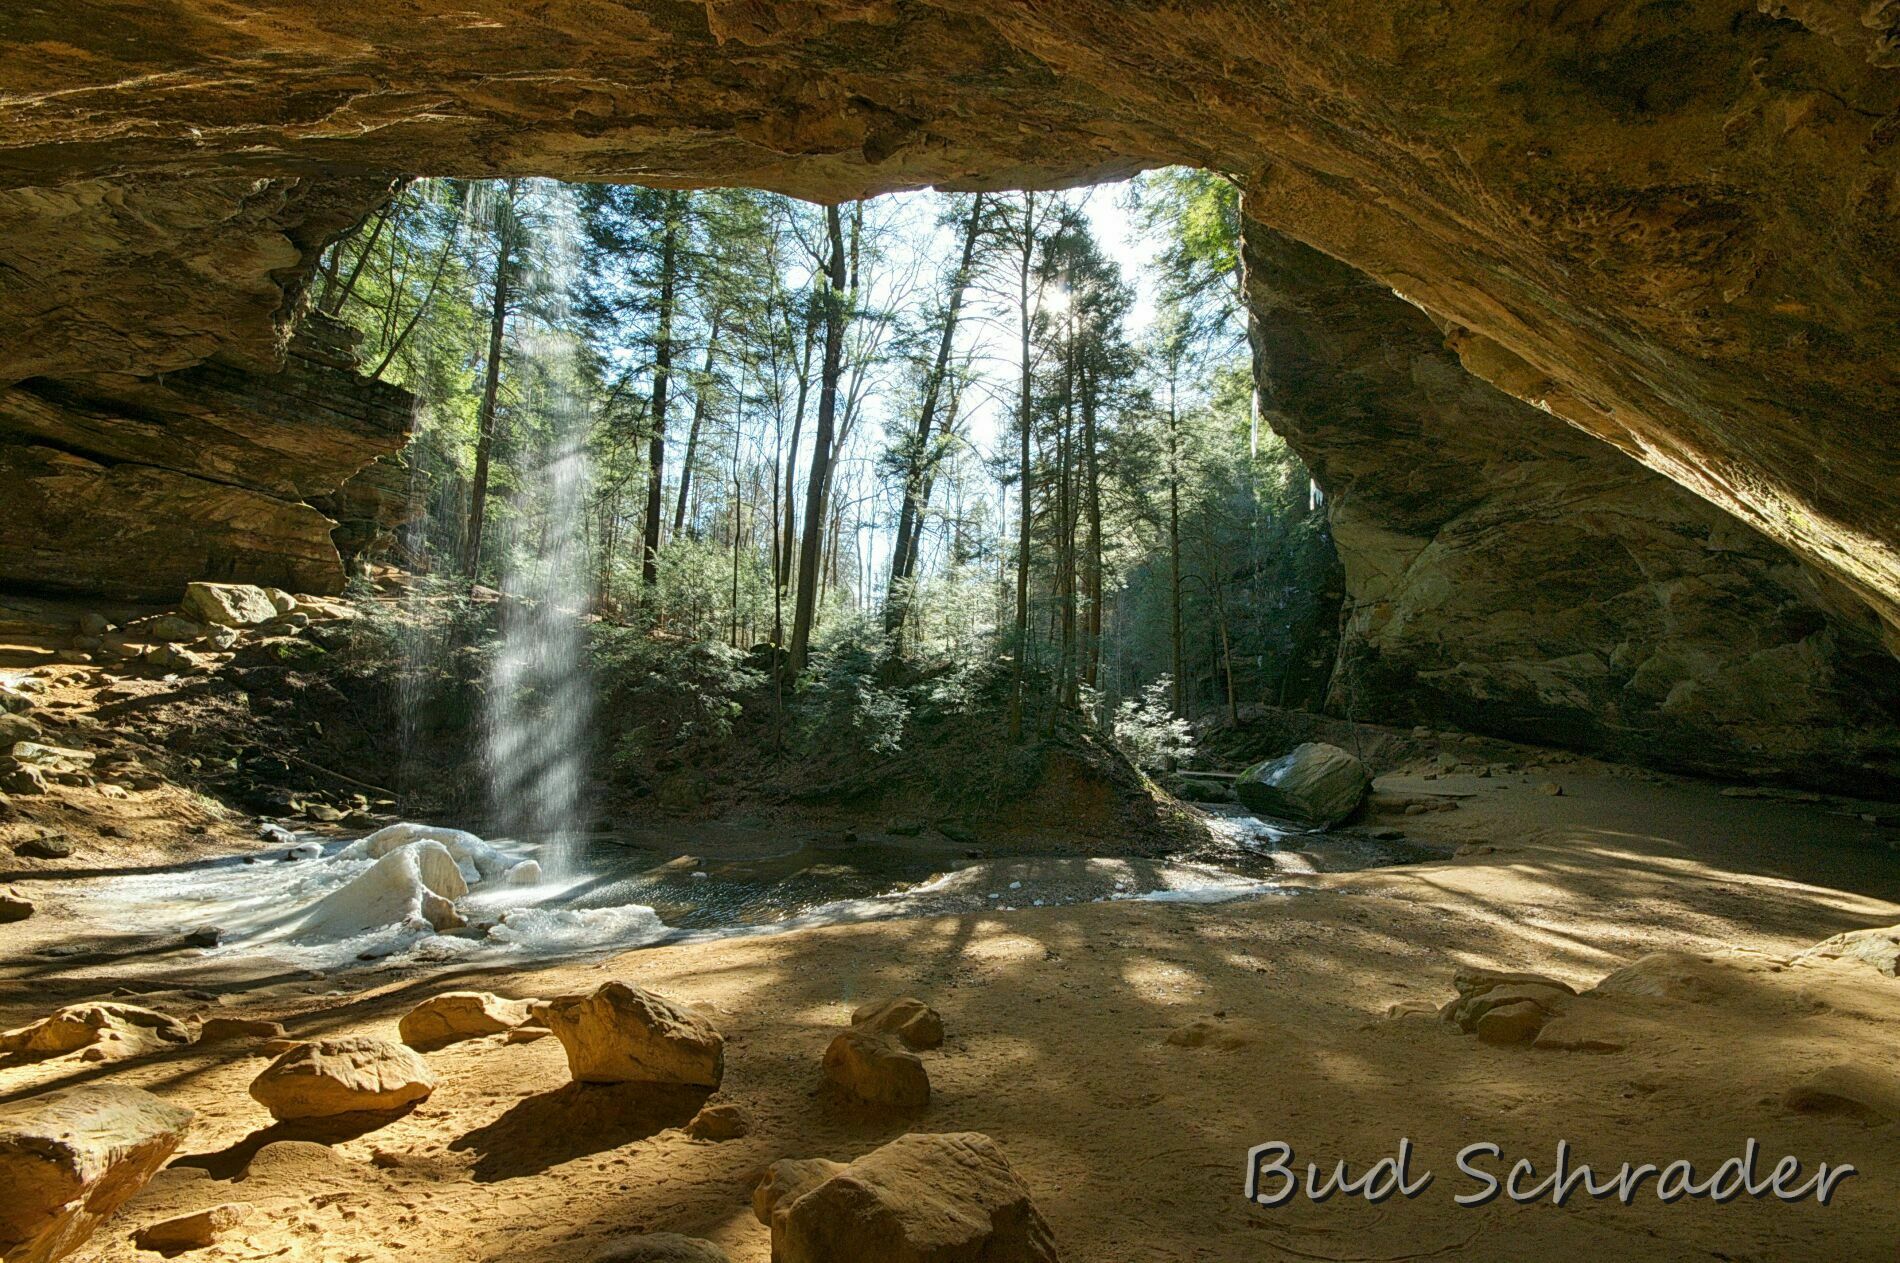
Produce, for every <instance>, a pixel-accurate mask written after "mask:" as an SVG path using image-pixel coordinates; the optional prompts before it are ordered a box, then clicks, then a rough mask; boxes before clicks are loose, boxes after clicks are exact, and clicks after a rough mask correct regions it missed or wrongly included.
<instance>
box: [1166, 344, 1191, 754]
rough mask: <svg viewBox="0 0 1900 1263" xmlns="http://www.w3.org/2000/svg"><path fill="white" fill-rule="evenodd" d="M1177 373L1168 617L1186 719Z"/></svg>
mask: <svg viewBox="0 0 1900 1263" xmlns="http://www.w3.org/2000/svg"><path fill="white" fill-rule="evenodd" d="M1174 386H1175V383H1174V370H1172V369H1170V372H1169V375H1168V615H1169V619H1170V626H1171V636H1170V643H1171V645H1172V647H1173V650H1174V655H1173V666H1174V713H1175V714H1176V715H1181V716H1185V715H1186V714H1187V706H1186V696H1187V695H1186V692H1185V690H1186V687H1187V685H1186V682H1185V681H1184V680H1182V678H1181V658H1182V645H1181V461H1180V435H1179V433H1178V431H1177V428H1176V427H1177V425H1178V423H1179V421H1180V414H1179V412H1178V410H1177V408H1176V404H1175V391H1174Z"/></svg>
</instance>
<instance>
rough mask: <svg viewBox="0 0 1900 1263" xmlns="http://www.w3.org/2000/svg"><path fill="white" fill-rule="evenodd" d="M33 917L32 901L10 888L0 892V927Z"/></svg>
mask: <svg viewBox="0 0 1900 1263" xmlns="http://www.w3.org/2000/svg"><path fill="white" fill-rule="evenodd" d="M32 915H33V901H32V900H31V899H28V898H27V897H26V896H25V895H23V894H21V893H20V892H19V891H17V890H15V889H13V888H12V887H11V886H9V887H7V889H5V890H0V925H6V924H9V923H11V922H14V921H24V920H26V919H27V918H28V917H30V916H32Z"/></svg>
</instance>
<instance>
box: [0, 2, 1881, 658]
mask: <svg viewBox="0 0 1900 1263" xmlns="http://www.w3.org/2000/svg"><path fill="white" fill-rule="evenodd" d="M1863 10H1864V11H1863ZM1896 14H1900V10H1895V9H1894V8H1893V6H1890V5H1889V6H1875V7H1872V8H1867V7H1865V6H1861V5H1858V4H1856V3H1853V2H1852V0H1785V2H1784V0H1759V3H1756V2H1751V0H1694V2H1693V3H1686V4H1681V5H1675V6H1670V7H1667V8H1660V7H1656V6H1641V7H1639V6H1605V5H1584V6H1577V5H1571V4H1557V3H1537V4H1531V5H1527V6H1519V7H1517V8H1514V9H1509V10H1505V9H1500V8H1499V7H1498V6H1496V5H1492V4H1487V3H1484V2H1483V0H1452V2H1451V3H1444V2H1442V0H1433V2H1431V3H1426V2H1424V0H1396V2H1394V0H1381V2H1380V3H1377V4H1372V3H1359V2H1354V3H1342V4H1328V5H1321V6H1314V5H1293V4H1277V3H1266V4H1263V3H1259V0H1202V2H1201V3H1196V4H1190V5H1170V6H1154V5H1148V4H1138V3H1133V2H1131V0H1052V2H1051V3H1045V4H1038V5H1034V6H1029V5H1019V4H1014V3H1007V2H1005V0H932V2H908V0H797V2H795V3H793V2H788V0H706V2H705V3H684V2H681V0H657V2H654V3H647V4H641V5H623V6H616V7H614V8H612V9H610V10H608V11H606V15H605V19H606V20H603V11H602V10H601V8H600V7H599V6H596V5H593V4H589V3H583V2H581V0H554V2H553V3H550V4H544V5H538V6H534V7H533V8H532V9H523V8H521V7H520V6H513V5H500V4H495V5H486V6H482V5H478V6H475V7H473V8H471V7H469V6H468V5H466V4H462V3H456V4H450V3H447V2H446V0H423V2H421V3H417V4H413V5H407V6H402V7H400V8H395V9H392V8H390V7H389V6H386V5H381V4H374V3H370V2H369V0H339V2H338V3H333V4H326V5H321V6H311V5H293V4H284V3H276V4H267V5H264V6H246V7H245V8H243V9H242V10H235V9H231V8H229V7H228V6H222V5H214V4H210V3H204V2H202V0H180V3H178V4H174V5H167V6H164V7H163V8H159V9H149V10H139V9H134V8H127V7H125V6H98V5H89V4H85V3H76V4H70V5H61V6H42V7H39V8H37V9H34V10H31V11H29V12H27V13H25V14H21V15H15V21H14V30H13V32H12V36H13V37H12V39H10V40H9V41H8V44H7V46H6V48H5V50H0V82H5V83H6V84H7V85H8V87H7V90H6V94H5V96H4V98H0V243H3V244H0V348H4V351H0V380H13V379H16V378H18V377H23V376H39V377H50V378H66V377H71V376H73V375H75V374H78V375H85V374H89V373H93V372H97V371H100V370H101V369H102V368H104V369H107V370H109V371H122V372H128V373H131V374H134V375H141V376H143V375H149V374H151V373H154V372H158V371H165V370H171V369H177V368H180V367H183V366H184V365H185V364H186V363H192V362H198V361H201V360H202V359H204V358H206V357H207V356H209V355H210V354H212V353H213V352H215V351H219V350H221V349H222V348H224V347H225V346H226V345H227V344H230V345H234V346H239V347H241V348H242V350H243V351H245V352H247V353H256V352H258V351H259V350H260V349H261V350H266V351H267V350H268V349H269V347H270V346H271V345H272V341H271V336H270V335H269V334H268V333H267V332H265V331H263V330H260V329H258V328H256V327H255V326H256V325H257V324H258V323H260V320H259V318H260V317H263V318H265V320H268V319H269V318H272V317H274V318H276V319H277V320H279V321H280V322H281V321H282V320H283V319H284V318H285V317H286V315H287V314H288V312H289V310H290V309H291V308H292V307H293V306H294V303H293V302H290V301H289V300H290V299H294V296H295V291H296V290H297V289H298V288H299V286H300V285H301V277H302V276H303V275H304V274H306V273H307V271H308V267H309V263H310V260H311V258H312V255H313V251H314V248H315V247H316V246H317V245H319V244H320V242H321V239H322V238H323V237H324V236H325V235H327V232H328V231H330V230H332V229H333V228H334V226H336V225H337V223H338V220H339V218H341V219H343V220H347V219H348V218H349V217H350V212H349V207H350V206H351V205H352V204H353V205H354V209H355V211H356V212H360V211H361V210H362V209H363V208H365V207H367V206H368V205H370V204H372V203H373V202H374V200H375V196H376V195H375V194H373V193H372V190H373V189H374V188H376V187H377V186H378V185H379V183H386V181H387V179H388V177H390V176H392V175H396V174H402V173H441V174H454V175H462V176H481V175H503V174H535V175H549V176H558V177H562V178H567V179H594V180H600V179H606V180H632V181H645V182H652V183H663V184H691V185H709V184H733V183H739V184H754V185H760V186H765V187H771V188H778V189H783V190H786V191H790V192H794V193H798V194H800V195H804V196H809V197H815V198H836V197H846V196H852V195H856V194H862V193H867V192H874V191H878V190H885V189H894V188H899V187H907V186H916V185H922V184H933V183H934V184H941V185H946V186H953V187H965V188H968V187H978V186H985V187H1000V186H1008V185H1045V186H1048V185H1059V184H1067V183H1075V182H1079V181H1084V180H1089V179H1094V178H1098V177H1101V176H1104V175H1112V174H1125V173H1127V172H1130V171H1133V170H1136V169H1138V168H1141V167H1145V166H1153V165H1158V164H1162V163H1171V162H1185V163H1192V164H1198V165H1204V166H1210V167H1215V168H1219V169H1222V170H1225V171H1229V172H1232V173H1235V174H1236V175H1237V176H1239V177H1241V178H1242V179H1243V180H1244V181H1245V184H1246V188H1247V191H1248V198H1249V206H1250V211H1251V213H1252V214H1253V215H1254V216H1255V217H1256V218H1258V219H1260V220H1261V221H1262V222H1264V223H1267V224H1269V225H1271V226H1275V227H1278V228H1281V229H1284V230H1286V231H1288V232H1290V233H1292V234H1293V235H1295V236H1296V237H1298V238H1299V239H1300V240H1302V241H1304V242H1306V243H1308V244H1311V245H1314V246H1316V247H1318V248H1319V249H1321V250H1323V251H1325V252H1326V253H1328V254H1331V255H1333V256H1335V257H1337V258H1340V259H1343V260H1345V261H1346V262H1348V263H1350V264H1352V265H1353V266H1355V267H1357V268H1359V269H1360V270H1362V271H1364V272H1366V273H1368V274H1369V275H1371V276H1374V277H1376V278H1378V279H1379V280H1380V281H1381V282H1383V283H1385V284H1387V285H1389V286H1391V287H1392V288H1394V289H1396V290H1398V291H1399V292H1400V293H1402V294H1403V295H1404V296H1405V297H1406V298H1407V299H1409V300H1410V301H1412V302H1414V303H1415V304H1417V305H1418V306H1420V307H1423V308H1424V309H1426V310H1427V311H1428V312H1430V313H1432V314H1433V315H1434V316H1435V317H1436V318H1438V319H1439V320H1441V321H1443V322H1445V323H1446V324H1447V325H1450V326H1456V327H1457V328H1458V329H1459V330H1461V331H1462V333H1461V334H1460V337H1459V340H1458V349H1459V351H1460V353H1461V355H1462V356H1463V359H1464V361H1465V363H1466V365H1467V366H1468V367H1469V368H1471V370H1472V371H1474V372H1476V373H1478V374H1479V375H1481V376H1484V377H1486V378H1487V379H1488V380H1491V381H1492V382H1494V383H1496V384H1497V385H1499V386H1500V387H1501V388H1503V389H1505V390H1506V391H1508V392H1509V393H1512V394H1515V395H1517V396H1519V397H1521V398H1525V399H1528V400H1529V401H1530V402H1532V403H1534V404H1535V405H1537V406H1538V407H1540V408H1543V409H1545V410H1547V411H1549V412H1552V413H1554V414H1555V415H1557V416H1559V417H1561V418H1563V419H1565V420H1567V421H1569V422H1571V423H1572V424H1574V425H1576V426H1578V427H1580V428H1582V429H1584V430H1586V431H1588V432H1589V433H1592V434H1594V435H1596V436H1597V437H1599V438H1601V439H1604V440H1606V441H1608V442H1611V443H1613V444H1615V445H1616V446H1617V447H1619V448H1621V449H1622V450H1624V451H1625V452H1627V453H1629V454H1630V455H1632V456H1634V457H1636V458H1637V459H1639V460H1641V461H1643V462H1644V463H1645V464H1648V465H1650V466H1651V467H1652V468H1655V469H1657V470H1659V471H1660V472H1662V473H1664V474H1665V475H1667V476H1669V477H1671V478H1673V479H1675V480H1676V481H1678V482H1680V483H1682V484H1683V485H1685V486H1687V487H1689V488H1690V489H1691V490H1693V491H1695V492H1696V493H1697V494H1699V495H1701V496H1703V497H1705V498H1707V499H1709V500H1711V501H1713V502H1714V503H1716V504H1718V505H1720V506H1722V507H1723V508H1725V509H1727V510H1728V511H1730V512H1731V513H1734V514H1735V515H1737V516H1738V517H1741V518H1742V519H1743V520H1744V521H1746V522H1748V523H1749V524H1750V525H1751V526H1753V527H1754V528H1756V529H1757V530H1760V531H1761V532H1762V533H1764V534H1765V535H1767V536H1769V537H1770V538H1773V539H1775V540H1777V541H1779V542H1781V543H1782V544H1784V545H1786V546H1788V547H1789V548H1791V549H1793V550H1794V551H1795V552H1797V553H1798V554H1800V555H1801V556H1803V557H1805V558H1806V559H1808V560H1810V561H1811V562H1813V563H1815V564H1816V565H1818V566H1820V567H1821V568H1823V569H1825V570H1826V571H1828V572H1829V573H1831V574H1833V575H1834V576H1836V577H1837V578H1839V579H1840V580H1842V581H1844V582H1845V583H1847V584H1848V585H1850V586H1851V587H1852V588H1853V589H1854V590H1855V591H1857V592H1858V593H1859V594H1860V596H1861V597H1862V598H1863V599H1864V600H1866V601H1867V602H1868V603H1869V604H1870V605H1871V606H1872V607H1873V608H1874V609H1876V610H1877V611H1878V612H1879V614H1880V615H1881V617H1882V618H1883V619H1884V620H1885V622H1886V623H1887V625H1888V626H1889V628H1892V627H1894V626H1896V625H1900V418H1897V417H1896V408H1895V402H1894V401H1895V398H1896V386H1900V364H1897V363H1896V360H1897V359H1900V357H1897V356H1896V354H1895V351H1896V345H1900V284H1896V282H1900V143H1896V141H1900V116H1897V115H1896V107H1897V106H1900V74H1897V73H1896V71H1895V70H1894V68H1893V63H1894V62H1895V61H1896V55H1895V43H1896V31H1895V28H1896V25H1897V24H1900V16H1896ZM326 225H329V226H330V227H329V228H326V227H325V226H326ZM134 278H138V279H143V280H144V281H146V282H148V283H146V284H142V285H128V284H123V283H118V284H115V283H113V282H114V281H115V280H116V281H124V280H128V279H134ZM133 291H136V293H134V292H133ZM160 314H162V315H164V316H165V317H166V319H164V320H161V321H158V322H157V324H156V325H155V323H154V316H155V315H160ZM172 326H176V333H175V334H174V333H173V332H171V327H172ZM155 329H162V330H164V332H163V333H155Z"/></svg>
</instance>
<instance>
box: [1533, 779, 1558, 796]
mask: <svg viewBox="0 0 1900 1263" xmlns="http://www.w3.org/2000/svg"><path fill="white" fill-rule="evenodd" d="M1537 792H1538V793H1540V794H1545V795H1548V796H1549V797H1551V798H1561V797H1563V793H1564V787H1563V786H1561V785H1559V784H1558V783H1557V782H1556V781H1545V782H1543V783H1542V784H1540V785H1539V786H1538V787H1537Z"/></svg>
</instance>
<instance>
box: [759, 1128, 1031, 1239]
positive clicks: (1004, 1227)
mask: <svg viewBox="0 0 1900 1263" xmlns="http://www.w3.org/2000/svg"><path fill="white" fill-rule="evenodd" d="M771 1218H772V1258H773V1259H774V1260H775V1263H847V1261H851V1263H855V1261H857V1260H864V1263H871V1260H877V1261H878V1263H899V1261H901V1263H964V1261H966V1260H972V1261H973V1260H979V1259H980V1260H982V1263H1055V1261H1056V1247H1055V1238H1054V1235H1053V1234H1052V1233H1051V1232H1050V1231H1049V1225H1048V1224H1047V1223H1046V1222H1045V1221H1044V1220H1043V1217H1042V1215H1041V1214H1040V1213H1039V1212H1038V1211H1037V1210H1036V1207H1035V1205H1034V1203H1033V1202H1031V1201H1030V1197H1029V1189H1028V1187H1027V1186H1026V1185H1025V1184H1024V1183H1023V1182H1022V1179H1021V1178H1020V1177H1019V1176H1018V1175H1017V1174H1016V1172H1015V1171H1014V1170H1013V1169H1012V1168H1011V1167H1010V1165H1009V1160H1008V1159H1007V1158H1005V1157H1004V1156H1003V1151H1002V1149H1001V1147H999V1146H998V1145H997V1143H996V1142H995V1141H993V1140H991V1139H990V1138H989V1137H988V1136H984V1135H980V1134H978V1133H976V1132H962V1133H955V1134H948V1135H931V1134H927V1133H917V1132H913V1133H911V1134H910V1135H906V1136H899V1137H898V1138H897V1139H896V1140H893V1141H891V1142H890V1143H889V1144H887V1145H885V1146H883V1147H882V1148H879V1149H874V1150H872V1151H871V1152H870V1153H867V1154H865V1155H864V1156H863V1157H861V1158H859V1159H858V1160H857V1161H856V1162H853V1163H852V1164H851V1165H850V1166H848V1167H846V1168H845V1169H844V1170H842V1171H839V1172H837V1173H836V1174H834V1175H832V1176H831V1177H830V1178H829V1179H826V1180H824V1181H823V1182H821V1183H819V1184H818V1185H816V1186H815V1187H813V1188H810V1189H807V1190H806V1191H805V1192H803V1193H802V1194H800V1195H799V1196H798V1197H796V1198H794V1199H792V1200H791V1201H790V1202H789V1203H786V1202H781V1203H780V1204H779V1205H778V1206H777V1207H775V1208H774V1210H773V1213H772V1217H771Z"/></svg>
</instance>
